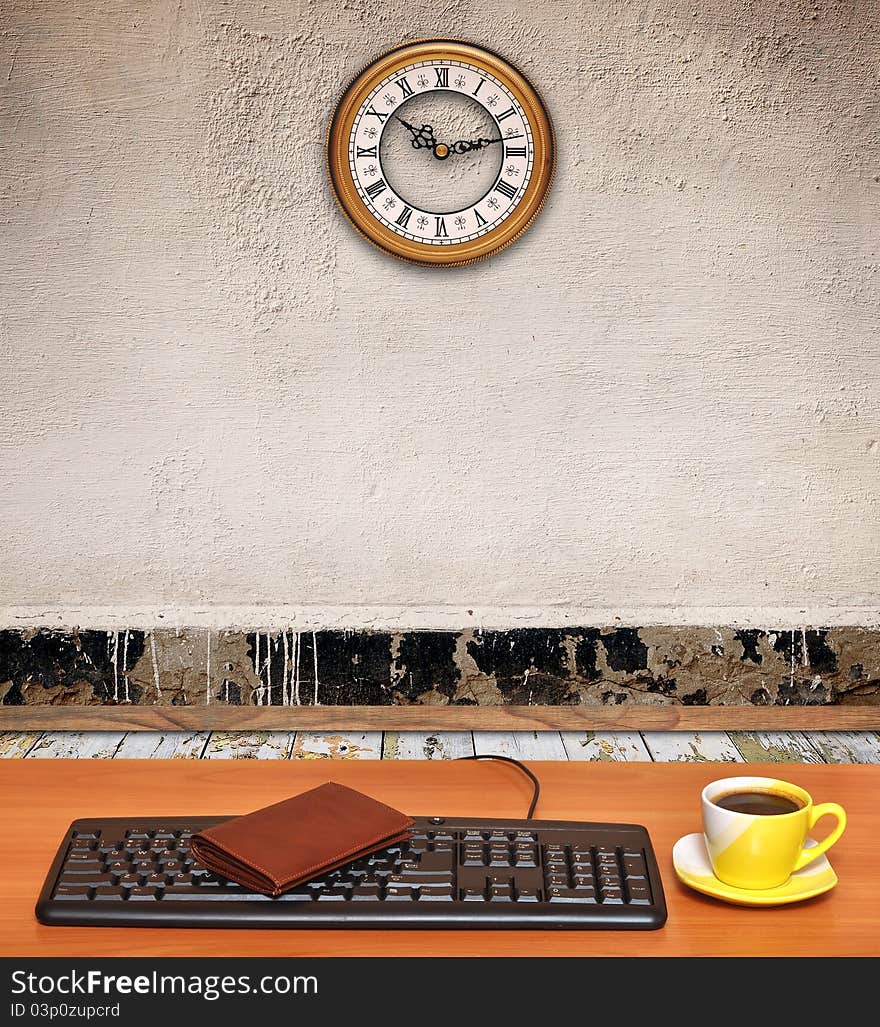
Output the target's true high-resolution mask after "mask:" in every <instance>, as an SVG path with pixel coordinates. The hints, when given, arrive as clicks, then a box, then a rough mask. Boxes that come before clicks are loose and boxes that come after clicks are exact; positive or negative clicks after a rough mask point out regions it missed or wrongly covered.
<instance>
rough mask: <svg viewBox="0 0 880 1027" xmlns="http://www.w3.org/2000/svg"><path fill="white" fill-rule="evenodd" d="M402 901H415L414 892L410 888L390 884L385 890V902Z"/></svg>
mask: <svg viewBox="0 0 880 1027" xmlns="http://www.w3.org/2000/svg"><path fill="white" fill-rule="evenodd" d="M404 899H408V900H410V901H413V900H414V899H415V892H414V891H413V889H412V888H409V887H406V886H404V885H400V884H392V885H389V886H388V887H387V888H386V889H385V901H386V902H398V901H401V900H404Z"/></svg>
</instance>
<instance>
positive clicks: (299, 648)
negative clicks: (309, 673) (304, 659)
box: [293, 631, 302, 706]
mask: <svg viewBox="0 0 880 1027" xmlns="http://www.w3.org/2000/svg"><path fill="white" fill-rule="evenodd" d="M301 652H302V641H301V640H300V637H299V632H298V631H297V633H296V648H295V649H294V653H295V658H294V671H295V675H296V678H295V682H294V689H293V701H294V703H296V705H297V706H299V705H300V698H299V658H300V655H301Z"/></svg>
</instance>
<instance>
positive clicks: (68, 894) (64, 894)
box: [54, 884, 92, 902]
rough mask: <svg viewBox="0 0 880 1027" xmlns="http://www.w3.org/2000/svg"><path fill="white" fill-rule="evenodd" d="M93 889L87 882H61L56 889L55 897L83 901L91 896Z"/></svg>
mask: <svg viewBox="0 0 880 1027" xmlns="http://www.w3.org/2000/svg"><path fill="white" fill-rule="evenodd" d="M91 894H92V889H91V888H89V886H88V885H85V884H59V885H58V887H57V888H56V889H55V895H54V898H56V899H63V900H64V901H69V900H72V899H76V900H77V901H79V902H83V901H85V900H87V899H88V898H90V897H91Z"/></svg>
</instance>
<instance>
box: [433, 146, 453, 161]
mask: <svg viewBox="0 0 880 1027" xmlns="http://www.w3.org/2000/svg"><path fill="white" fill-rule="evenodd" d="M434 156H435V157H436V158H437V160H446V158H447V157H448V156H449V147H448V146H447V145H446V143H437V145H436V146H435V147H434Z"/></svg>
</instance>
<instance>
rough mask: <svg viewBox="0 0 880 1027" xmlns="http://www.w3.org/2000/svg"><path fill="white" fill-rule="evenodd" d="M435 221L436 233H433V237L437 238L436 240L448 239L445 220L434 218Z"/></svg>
mask: <svg viewBox="0 0 880 1027" xmlns="http://www.w3.org/2000/svg"><path fill="white" fill-rule="evenodd" d="M436 221H437V231H436V232H434V237H435V238H437V239H439V238H443V239H448V238H449V233H448V232H447V231H446V219H445V218H436Z"/></svg>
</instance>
